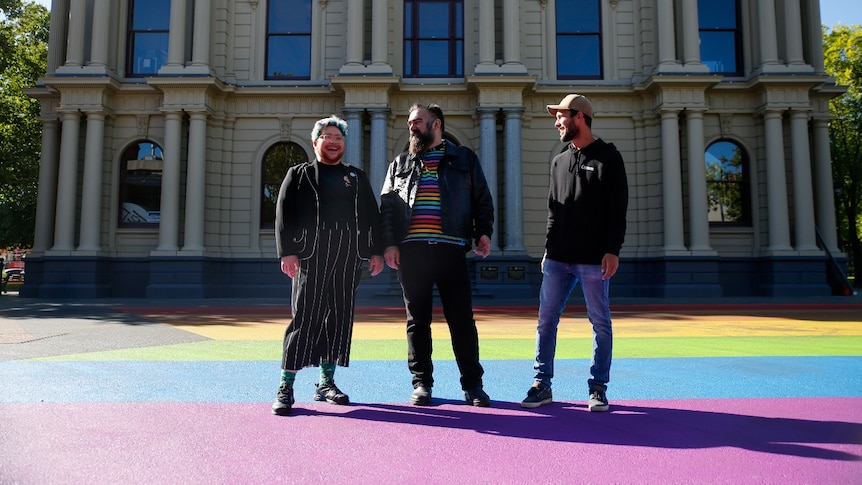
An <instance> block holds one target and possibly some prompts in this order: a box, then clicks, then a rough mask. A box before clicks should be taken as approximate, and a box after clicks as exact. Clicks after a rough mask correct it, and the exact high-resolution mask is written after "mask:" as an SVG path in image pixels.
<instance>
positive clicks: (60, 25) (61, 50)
mask: <svg viewBox="0 0 862 485" xmlns="http://www.w3.org/2000/svg"><path fill="white" fill-rule="evenodd" d="M51 12H52V15H51V25H50V27H49V30H48V67H47V70H46V72H45V74H46V75H48V76H51V75H53V74H54V71H55V70H56V69H57V68H58V67H60V66H61V65H62V64H63V59H64V58H65V55H66V41H68V31H67V29H68V26H69V23H68V22H69V0H53V1H52V2H51ZM34 251H35V248H34Z"/></svg>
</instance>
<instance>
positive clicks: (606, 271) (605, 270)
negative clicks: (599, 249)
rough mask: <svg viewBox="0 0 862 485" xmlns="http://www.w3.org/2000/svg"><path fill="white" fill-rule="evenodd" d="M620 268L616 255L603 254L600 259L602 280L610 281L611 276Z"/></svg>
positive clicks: (618, 258)
mask: <svg viewBox="0 0 862 485" xmlns="http://www.w3.org/2000/svg"><path fill="white" fill-rule="evenodd" d="M619 267H620V257H619V256H617V255H616V254H611V253H605V256H604V257H603V258H602V279H603V280H606V279H610V277H611V276H613V275H615V274H617V270H618V269H619Z"/></svg>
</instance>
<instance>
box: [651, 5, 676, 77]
mask: <svg viewBox="0 0 862 485" xmlns="http://www.w3.org/2000/svg"><path fill="white" fill-rule="evenodd" d="M655 14H656V29H657V32H656V35H657V38H658V39H657V40H658V71H663V70H666V69H667V68H671V69H673V70H675V68H677V67H678V64H679V63H678V62H677V57H676V36H675V33H674V29H675V28H676V27H675V23H674V15H673V0H657V1H656V12H655Z"/></svg>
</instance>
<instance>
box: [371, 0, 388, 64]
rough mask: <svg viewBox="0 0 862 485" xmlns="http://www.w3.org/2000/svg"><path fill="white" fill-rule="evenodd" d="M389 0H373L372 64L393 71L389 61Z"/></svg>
mask: <svg viewBox="0 0 862 485" xmlns="http://www.w3.org/2000/svg"><path fill="white" fill-rule="evenodd" d="M388 14H389V9H388V8H387V0H373V2H372V4H371V16H372V18H373V24H374V28H372V29H371V65H372V66H375V67H378V68H383V69H385V70H387V71H388V72H392V68H391V67H389V62H388V53H389V52H388V48H389V28H388V24H389V23H388V21H387V20H388Z"/></svg>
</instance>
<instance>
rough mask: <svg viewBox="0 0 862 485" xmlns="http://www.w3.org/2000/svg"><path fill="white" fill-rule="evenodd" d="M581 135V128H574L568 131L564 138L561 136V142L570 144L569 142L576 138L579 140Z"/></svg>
mask: <svg viewBox="0 0 862 485" xmlns="http://www.w3.org/2000/svg"><path fill="white" fill-rule="evenodd" d="M580 134H581V130H580V128H578V127H574V128H572V129H571V130H566V132H565V133H563V135H562V136H560V141H561V142H563V143H568V142H570V141H572V140H574V139H575V138H577V137H578V135H580Z"/></svg>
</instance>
